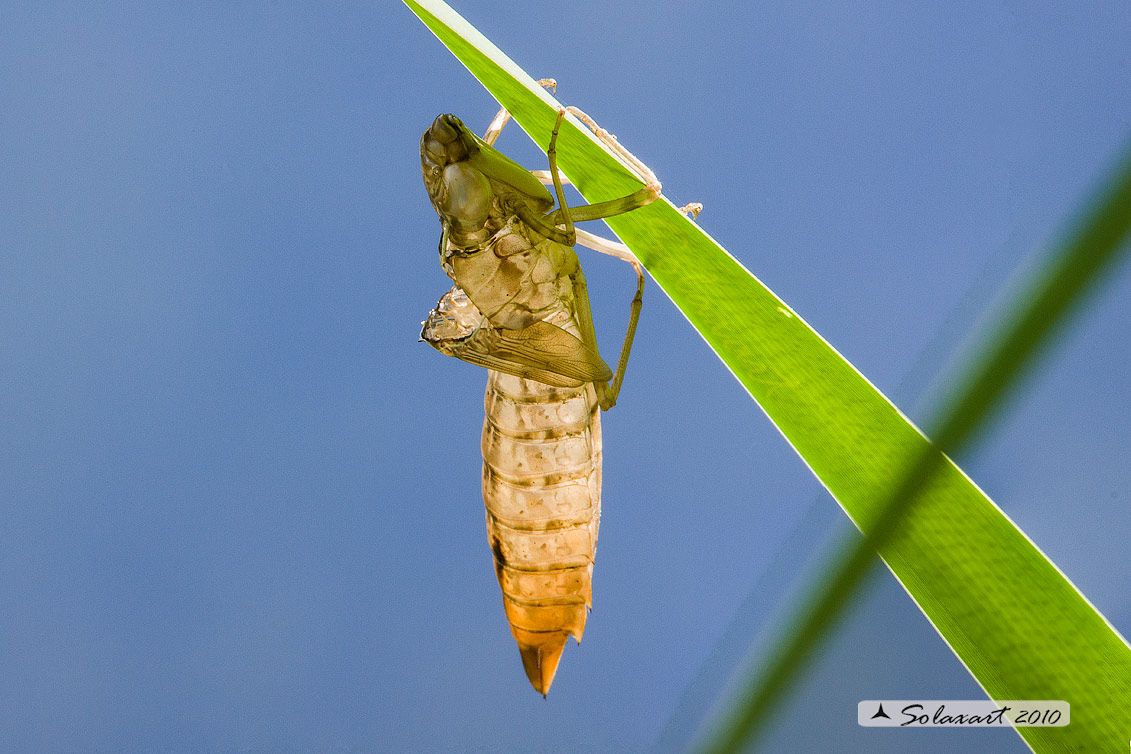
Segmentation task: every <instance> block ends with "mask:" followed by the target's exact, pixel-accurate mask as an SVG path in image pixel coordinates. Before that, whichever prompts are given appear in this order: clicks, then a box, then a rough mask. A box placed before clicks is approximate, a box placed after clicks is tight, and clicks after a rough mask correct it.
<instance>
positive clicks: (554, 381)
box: [420, 112, 659, 694]
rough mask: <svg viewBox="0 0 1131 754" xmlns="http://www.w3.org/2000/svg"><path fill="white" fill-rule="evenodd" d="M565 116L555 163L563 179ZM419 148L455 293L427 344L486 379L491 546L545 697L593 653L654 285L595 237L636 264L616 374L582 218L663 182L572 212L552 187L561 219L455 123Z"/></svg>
mask: <svg viewBox="0 0 1131 754" xmlns="http://www.w3.org/2000/svg"><path fill="white" fill-rule="evenodd" d="M502 115H505V113H500V116H502ZM562 115H564V112H563V113H561V115H559V119H558V125H557V126H555V128H554V132H553V136H552V137H551V141H550V149H549V151H548V154H549V157H550V168H551V174H552V175H554V176H557V175H558V173H557V166H556V163H555V158H554V154H555V151H554V144H555V142H556V138H557V131H558V126H560V124H561V120H562ZM503 122H505V120H504V121H503ZM500 128H501V125H500ZM495 133H496V135H497V131H495ZM420 147H421V172H422V175H423V177H424V183H425V186H426V188H427V189H428V193H429V196H430V198H431V200H432V205H433V207H435V209H436V211H437V213H438V214H439V215H440V219H441V221H442V223H443V233H442V234H441V239H440V261H441V264H442V265H443V267H444V269H445V271H446V272H447V273H448V275H449V276H450V277H451V278H452V280H453V281H455V283H456V285H455V287H453V288H452V290H450V291H449V292H448V293H446V294H444V296H443V297H442V298H441V299H440V301H439V302H438V303H437V305H436V308H435V309H434V310H433V311H432V312H431V313H430V314H429V316H428V319H427V321H426V322H425V323H424V327H423V330H422V331H421V338H422V339H423V340H425V341H427V342H428V343H429V344H431V345H432V346H433V347H435V348H436V349H438V350H440V351H441V352H443V353H446V354H448V355H450V356H455V357H457V358H460V359H462V360H464V361H468V362H470V363H473V364H477V365H479V366H483V367H487V369H488V378H487V392H486V395H485V397H484V407H485V410H486V419H485V421H484V423H483V437H482V451H483V500H484V503H485V506H486V515H487V536H488V540H489V542H490V545H491V551H492V553H493V554H494V558H495V572H496V575H497V576H498V580H499V586H500V587H501V588H502V592H503V604H504V607H505V609H506V615H507V620H508V621H509V623H510V626H511V632H512V634H513V635H514V638H515V640H516V641H517V642H518V645H519V649H520V651H521V653H522V662H523V667H524V668H525V670H526V675H527V678H528V679H529V680H530V683H531V685H532V686H533V687H534V688H535V690H537V691H538V692H540V693H542V694H545V693H546V692H547V691H549V689H550V685H551V684H552V683H553V680H554V675H555V674H556V672H557V668H558V662H559V660H560V658H561V654H562V650H563V648H564V647H565V644H566V641H567V639H568V638H569V636H571V635H572V636H573V637H574V638H575V639H577V640H580V639H581V636H582V634H583V633H584V631H585V621H586V615H587V612H588V609H589V607H590V606H591V604H592V595H593V587H592V575H593V559H594V553H595V550H596V546H597V530H598V527H599V524H600V519H601V422H600V416H599V409H608V408H610V407H612V406H613V405H614V404H615V402H616V394H617V392H618V390H619V387H620V380H621V379H622V378H623V374H624V364H625V363H626V362H627V359H628V351H629V349H630V347H631V342H632V335H633V333H634V331H635V325H636V319H637V317H638V315H639V310H640V295H641V290H642V287H643V274H642V272H641V271H640V269H639V263H638V262H636V261H635V258H634V257H632V256H631V252H629V251H628V250H627V249H624V248H623V247H619V248H613V249H612V251H609V250H608V249H610V248H612V247H615V246H619V245H617V244H612V243H611V242H606V241H603V240H602V239H597V241H600V242H601V245H602V249H599V250H606V253H612V254H614V255H616V256H620V257H621V258H626V259H628V260H629V261H632V262H633V263H634V266H635V267H637V273H638V285H637V293H636V297H635V298H634V299H633V305H632V316H631V319H630V322H629V329H628V333H627V335H626V338H625V345H624V346H623V348H622V354H621V360H620V363H619V364H618V370H617V374H616V375H615V376H614V374H613V372H612V370H610V369H609V367H608V366H607V365H606V364H605V362H604V361H603V360H602V359H601V356H600V354H599V353H598V350H597V344H596V339H595V336H594V333H593V324H592V317H591V314H590V311H589V299H588V293H587V289H586V285H585V276H584V274H583V273H582V271H581V265H580V263H579V262H578V259H577V254H576V253H575V252H574V250H573V248H572V245H573V243H574V242H575V236H574V230H573V226H572V221H571V218H570V213H571V212H577V211H579V210H580V211H581V212H582V215H581V217H582V219H596V218H600V217H607V216H610V215H613V214H618V213H621V212H627V211H630V210H632V209H635V208H637V207H640V206H644V205H645V204H648V203H649V202H651V201H653V200H654V199H655V198H656V197H657V196H658V195H659V184H658V182H655V181H654V178H653V181H652V182H651V183H649V184H648V185H647V186H645V188H644V189H641V190H640V191H638V192H637V193H636V194H634V195H632V196H629V197H624V198H622V199H618V200H614V201H612V202H605V203H602V204H597V205H585V206H583V207H581V208H566V207H565V203H564V201H563V198H562V191H561V185H560V182H555V191H556V193H557V198H558V204H559V205H560V209H559V210H557V211H556V212H550V210H551V208H552V207H553V204H554V202H553V198H552V197H551V196H550V194H549V192H548V191H546V189H545V188H544V187H543V186H542V184H541V183H540V182H539V180H538V179H537V178H536V177H535V176H534V175H533V174H531V173H530V172H529V171H527V170H525V169H524V168H522V167H521V166H519V165H518V164H517V163H514V162H512V161H511V160H510V159H509V158H507V157H506V156H504V155H502V154H501V153H500V152H498V151H496V150H495V149H494V148H493V147H492V146H490V144H488V143H487V142H485V141H483V140H482V139H479V137H477V136H476V135H475V134H473V133H472V132H470V131H469V130H468V129H467V128H466V127H465V126H464V125H463V123H462V122H460V121H459V119H458V118H455V117H454V116H451V115H441V116H439V117H437V118H436V121H435V122H434V123H433V124H432V126H431V127H430V128H429V129H428V130H427V131H425V133H424V136H423V137H422V139H421V144H420ZM559 214H560V215H561V216H560V217H559ZM563 226H564V227H563Z"/></svg>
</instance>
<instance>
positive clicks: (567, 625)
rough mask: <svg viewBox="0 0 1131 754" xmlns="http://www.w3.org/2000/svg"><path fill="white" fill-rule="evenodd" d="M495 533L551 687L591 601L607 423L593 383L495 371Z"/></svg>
mask: <svg viewBox="0 0 1131 754" xmlns="http://www.w3.org/2000/svg"><path fill="white" fill-rule="evenodd" d="M484 404H485V408H486V413H487V418H486V420H485V421H484V424H483V501H484V503H485V504H486V508H487V538H488V541H489V542H490V544H491V550H492V552H493V553H494V556H495V572H496V574H497V575H498V577H499V586H500V587H502V590H503V604H504V606H505V608H506V613H507V620H508V621H510V625H511V632H512V633H513V634H514V638H515V640H516V641H517V642H518V646H519V649H520V650H521V652H522V662H523V666H524V667H525V669H526V675H527V677H528V678H529V679H530V683H531V684H532V685H533V686H534V688H535V689H536V690H537V691H539V692H541V693H543V694H545V693H546V692H547V691H548V690H549V688H550V684H551V683H553V680H554V674H555V672H556V671H557V667H558V660H559V659H560V658H561V654H562V649H563V648H564V647H565V643H566V640H567V639H568V638H569V636H570V635H571V634H572V635H573V636H574V637H575V638H576V639H577V640H579V641H580V639H581V636H582V633H583V632H584V630H585V617H586V613H587V610H588V608H589V606H590V605H591V603H592V595H593V588H592V574H593V556H594V552H595V550H596V546H597V528H598V525H599V523H600V519H601V420H600V416H599V413H600V412H599V410H598V407H597V399H596V394H595V392H594V390H593V386H592V385H591V384H584V385H582V386H581V387H576V388H560V387H551V386H549V385H544V384H542V383H540V382H535V381H533V380H527V379H523V378H521V377H516V376H514V375H510V374H505V373H502V372H496V371H494V370H488V378H487V393H486V396H485V397H484Z"/></svg>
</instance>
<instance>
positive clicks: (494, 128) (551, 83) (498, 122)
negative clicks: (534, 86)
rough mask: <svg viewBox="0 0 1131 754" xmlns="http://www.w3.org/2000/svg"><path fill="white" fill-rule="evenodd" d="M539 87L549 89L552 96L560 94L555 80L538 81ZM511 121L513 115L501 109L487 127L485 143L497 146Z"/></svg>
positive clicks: (484, 135) (484, 136)
mask: <svg viewBox="0 0 1131 754" xmlns="http://www.w3.org/2000/svg"><path fill="white" fill-rule="evenodd" d="M538 86H541V87H544V88H546V89H549V90H550V92H551V93H552V94H557V93H558V82H557V81H555V80H554V79H538ZM510 119H511V114H510V113H509V112H507V109H506V108H505V107H500V108H499V112H497V113H496V114H495V117H494V118H493V119H492V120H491V125H489V126H487V131H486V133H484V134H483V141H485V142H487V143H488V144H490V145H491V146H495V140H496V139H498V138H499V134H501V133H502V132H503V126H505V125H506V124H507V123H508V122H509V121H510Z"/></svg>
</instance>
